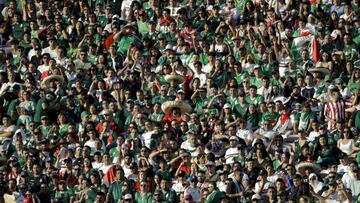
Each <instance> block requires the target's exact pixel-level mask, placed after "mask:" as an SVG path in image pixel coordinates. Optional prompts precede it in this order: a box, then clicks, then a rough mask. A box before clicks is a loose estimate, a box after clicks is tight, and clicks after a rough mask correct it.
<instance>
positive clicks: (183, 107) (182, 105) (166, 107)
mask: <svg viewBox="0 0 360 203" xmlns="http://www.w3.org/2000/svg"><path fill="white" fill-rule="evenodd" d="M173 108H179V109H180V111H181V113H191V112H192V107H191V106H190V104H188V103H186V102H183V101H167V102H164V103H163V104H162V105H161V109H162V111H163V112H164V113H166V114H170V113H171V111H172V109H173Z"/></svg>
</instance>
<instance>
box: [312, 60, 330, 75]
mask: <svg viewBox="0 0 360 203" xmlns="http://www.w3.org/2000/svg"><path fill="white" fill-rule="evenodd" d="M308 71H309V72H310V73H311V74H313V73H315V72H320V73H323V74H324V75H327V74H330V71H329V69H327V68H326V67H324V66H323V63H317V64H316V67H315V68H311V69H309V70H308Z"/></svg>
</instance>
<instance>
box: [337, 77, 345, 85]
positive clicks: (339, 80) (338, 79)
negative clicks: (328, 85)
mask: <svg viewBox="0 0 360 203" xmlns="http://www.w3.org/2000/svg"><path fill="white" fill-rule="evenodd" d="M340 83H344V81H343V79H342V78H336V79H335V84H340Z"/></svg>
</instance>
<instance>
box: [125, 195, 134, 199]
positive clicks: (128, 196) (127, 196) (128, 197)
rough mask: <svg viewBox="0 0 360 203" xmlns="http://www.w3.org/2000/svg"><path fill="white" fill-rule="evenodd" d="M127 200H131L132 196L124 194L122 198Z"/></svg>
mask: <svg viewBox="0 0 360 203" xmlns="http://www.w3.org/2000/svg"><path fill="white" fill-rule="evenodd" d="M128 199H132V195H131V194H126V195H125V196H124V200H128Z"/></svg>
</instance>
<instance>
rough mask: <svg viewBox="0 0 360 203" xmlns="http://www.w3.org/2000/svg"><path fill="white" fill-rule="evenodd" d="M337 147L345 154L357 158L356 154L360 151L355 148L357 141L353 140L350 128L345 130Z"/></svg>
mask: <svg viewBox="0 0 360 203" xmlns="http://www.w3.org/2000/svg"><path fill="white" fill-rule="evenodd" d="M337 147H338V148H339V149H340V150H341V151H342V152H343V153H345V154H346V155H348V156H351V157H355V156H356V154H355V153H356V152H357V151H359V150H360V148H358V147H356V146H355V140H354V139H353V136H352V132H351V130H350V128H348V127H345V128H344V129H343V132H342V136H341V139H340V140H338V142H337Z"/></svg>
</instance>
